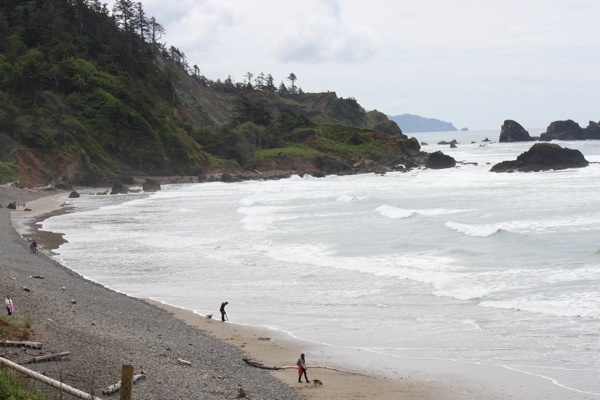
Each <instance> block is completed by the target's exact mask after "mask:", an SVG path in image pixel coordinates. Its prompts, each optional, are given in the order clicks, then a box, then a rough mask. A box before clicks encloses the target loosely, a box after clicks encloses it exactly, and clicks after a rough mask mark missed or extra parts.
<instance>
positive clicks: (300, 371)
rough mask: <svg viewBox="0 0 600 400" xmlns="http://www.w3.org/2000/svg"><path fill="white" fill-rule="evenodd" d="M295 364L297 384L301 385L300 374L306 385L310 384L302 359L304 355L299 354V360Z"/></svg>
mask: <svg viewBox="0 0 600 400" xmlns="http://www.w3.org/2000/svg"><path fill="white" fill-rule="evenodd" d="M296 364H297V365H298V382H299V383H302V374H304V379H306V383H310V381H309V380H308V376H306V360H305V359H304V353H302V354H300V358H299V359H298V362H297V363H296Z"/></svg>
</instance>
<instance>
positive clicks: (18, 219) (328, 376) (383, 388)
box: [0, 188, 596, 400]
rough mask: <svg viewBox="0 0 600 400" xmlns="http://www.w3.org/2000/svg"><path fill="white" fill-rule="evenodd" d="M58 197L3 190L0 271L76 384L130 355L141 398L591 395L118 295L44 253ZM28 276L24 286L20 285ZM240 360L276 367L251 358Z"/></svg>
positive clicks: (61, 371)
mask: <svg viewBox="0 0 600 400" xmlns="http://www.w3.org/2000/svg"><path fill="white" fill-rule="evenodd" d="M66 195H67V193H60V192H54V193H51V194H49V193H47V192H35V191H33V192H29V191H22V190H21V191H19V190H13V189H8V188H0V204H1V205H3V206H4V207H6V205H7V204H8V202H10V201H13V200H17V202H19V203H20V204H23V203H26V205H27V208H29V209H31V211H24V207H21V208H20V209H19V210H17V211H12V212H9V211H8V210H7V209H6V208H3V209H0V224H2V225H3V226H4V228H3V229H2V230H1V231H2V234H1V235H2V236H3V237H2V241H1V242H0V243H1V244H0V257H1V258H0V260H1V261H0V278H1V282H2V290H3V292H6V293H12V294H13V296H12V297H13V298H14V299H15V303H16V306H17V310H18V312H17V314H19V315H23V316H26V317H27V318H31V319H32V320H33V324H32V326H33V331H34V336H35V339H36V340H38V341H42V342H44V343H45V347H44V352H52V350H54V351H66V350H70V351H72V352H73V356H71V357H69V358H68V359H66V360H63V361H57V362H51V363H44V364H36V365H34V367H33V368H34V369H36V370H40V371H43V372H44V373H45V374H47V375H48V376H53V375H54V377H55V379H58V378H59V377H60V376H62V377H63V379H64V381H65V383H67V384H69V385H72V386H74V387H77V388H80V389H82V390H85V389H86V388H89V387H94V388H95V390H97V391H99V390H101V388H103V387H106V386H108V385H110V384H112V383H115V382H116V381H118V379H119V378H118V377H119V373H120V366H121V365H122V364H123V363H130V364H132V365H134V366H135V368H136V369H137V370H140V369H143V370H144V371H146V372H147V374H148V378H147V379H146V380H144V381H143V382H142V383H140V384H139V385H136V387H135V389H134V393H138V394H137V395H136V398H147V399H187V398H203V399H212V398H215V399H229V398H236V396H237V394H236V393H237V392H236V390H237V389H238V388H243V389H244V391H245V392H246V393H247V394H248V398H254V399H259V398H260V399H296V398H307V399H315V400H321V399H323V400H325V399H333V400H336V399H340V400H341V399H375V400H380V399H381V400H383V399H405V400H411V399H412V400H417V399H421V400H425V399H436V400H446V399H456V400H467V399H496V400H504V399H534V398H535V399H556V400H558V399H584V398H585V399H595V398H596V397H594V396H591V395H585V394H580V393H574V392H571V391H567V390H564V389H562V388H560V387H557V386H556V385H553V384H552V383H551V382H548V381H546V380H544V379H541V378H539V377H533V376H527V375H525V374H522V373H517V372H514V371H510V370H507V369H504V368H499V367H491V366H483V365H482V366H477V365H471V364H466V363H451V362H448V361H436V360H401V361H400V362H399V363H398V364H397V365H396V364H395V365H394V368H393V373H392V374H390V376H382V374H380V373H377V372H376V369H375V368H373V366H374V365H376V364H378V363H385V362H388V360H385V359H379V358H378V357H377V356H376V355H373V354H361V353H360V352H359V351H358V350H357V352H356V354H355V355H353V354H351V353H350V357H355V358H356V359H359V360H364V362H363V363H362V365H363V367H362V368H360V369H358V368H356V366H355V365H356V364H357V363H352V364H350V363H347V362H346V361H345V360H346V359H347V357H348V356H349V355H348V354H349V352H348V350H347V349H346V350H344V357H346V358H344V357H342V356H340V355H341V352H340V350H339V349H335V348H332V347H327V346H324V345H321V344H316V343H309V342H305V341H302V340H298V339H295V338H292V337H290V336H288V335H286V334H284V333H282V332H278V331H273V330H269V329H266V328H257V327H251V326H243V325H239V324H235V323H232V322H226V323H223V322H221V321H220V320H218V318H217V317H218V316H217V315H214V318H212V319H207V318H206V317H205V316H203V315H198V314H195V313H193V312H191V311H188V310H183V309H180V308H176V307H172V306H169V305H166V304H162V303H158V302H156V301H153V300H151V299H135V298H132V297H129V296H125V295H123V294H120V293H116V292H114V291H111V290H109V289H107V288H104V287H102V286H101V285H97V284H95V283H93V282H90V281H87V280H85V279H84V278H82V277H81V276H79V275H78V274H76V273H73V272H72V271H69V270H68V269H66V268H64V267H63V266H61V265H60V264H58V263H56V262H55V261H53V260H52V259H51V258H49V257H47V256H46V255H45V253H48V254H49V252H51V251H52V249H53V248H56V246H57V245H59V244H60V243H61V240H62V238H61V236H60V235H55V234H43V233H41V232H39V231H37V230H36V229H35V228H36V223H37V222H38V221H40V220H43V219H45V218H47V217H48V216H49V215H53V214H52V213H56V212H67V211H68V210H67V209H68V207H65V206H64V203H65V201H66ZM10 214H12V215H10ZM11 217H12V225H13V227H14V229H16V231H18V232H19V233H20V234H21V235H22V236H23V237H26V238H35V239H36V240H38V241H39V242H40V244H41V249H42V250H41V253H39V254H37V255H31V254H29V250H28V243H27V241H26V240H25V239H23V237H20V236H18V235H17V233H16V231H15V230H13V229H11V228H10V218H11ZM33 276H43V279H33V278H32V277H33ZM25 286H26V287H28V289H29V290H30V291H24V290H23V287H25ZM300 353H305V354H306V357H307V362H308V367H309V369H308V377H309V379H311V380H313V381H314V380H315V379H318V380H319V381H321V382H322V383H323V384H322V385H314V384H312V383H310V384H307V383H302V384H300V383H298V381H297V380H298V376H297V369H296V365H295V364H296V360H297V358H298V357H299V355H300ZM90 355H92V356H91V357H90ZM4 356H7V357H8V358H10V359H12V360H13V361H16V362H19V361H22V360H23V359H24V358H25V357H26V356H27V354H22V353H20V352H17V351H12V350H11V351H4ZM244 359H250V360H252V361H255V362H258V363H261V364H262V365H264V366H266V367H278V369H276V370H267V369H260V368H256V367H253V366H249V365H248V364H246V363H245V362H244ZM179 360H185V361H186V362H189V363H190V364H191V365H190V364H182V363H181V362H180V361H179ZM358 364H360V363H358ZM352 365H354V366H352ZM53 394H54V395H56V393H54V392H53ZM532 394H534V395H532Z"/></svg>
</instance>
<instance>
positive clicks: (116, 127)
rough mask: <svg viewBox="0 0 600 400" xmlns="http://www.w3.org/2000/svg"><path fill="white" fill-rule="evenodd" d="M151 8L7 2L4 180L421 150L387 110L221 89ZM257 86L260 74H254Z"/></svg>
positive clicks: (284, 91)
mask: <svg viewBox="0 0 600 400" xmlns="http://www.w3.org/2000/svg"><path fill="white" fill-rule="evenodd" d="M164 33H165V31H164V29H163V27H162V26H161V25H160V23H159V22H158V21H157V20H156V19H155V18H153V17H148V16H147V15H146V14H145V12H144V10H143V8H142V5H141V3H134V2H132V1H129V0H120V1H118V2H116V5H115V8H114V9H113V10H108V9H107V8H106V5H103V4H102V3H100V2H99V1H98V0H3V1H2V2H1V3H0V38H1V40H0V183H1V182H7V181H16V180H19V181H21V183H22V184H23V185H25V186H30V185H35V184H49V183H55V182H59V181H62V182H67V183H72V184H83V185H91V184H98V183H102V182H106V181H107V180H109V179H111V177H114V176H115V175H118V174H123V173H133V174H140V175H145V174H147V175H178V174H180V175H184V174H185V175H198V174H205V173H211V172H231V171H239V170H242V169H265V168H273V169H287V170H290V171H301V170H305V171H307V172H310V171H317V170H325V171H324V172H327V173H329V172H338V171H342V170H344V169H346V168H347V166H348V165H352V164H356V162H358V161H359V160H361V159H371V160H374V161H375V162H377V163H383V162H388V161H389V162H391V161H392V160H398V157H400V159H406V158H407V157H408V155H407V152H408V151H411V152H412V153H411V157H412V156H414V155H415V154H416V153H415V152H418V150H419V149H418V144H416V146H415V143H414V142H415V141H414V140H412V141H411V140H407V139H406V137H405V136H404V135H402V132H401V131H400V129H399V128H398V125H397V124H396V123H395V122H393V121H390V120H389V119H388V118H387V117H386V116H385V115H384V114H382V113H380V112H378V111H370V112H366V111H365V110H364V109H363V108H362V107H361V106H360V105H359V104H358V102H357V101H356V100H355V99H353V98H346V99H344V98H339V97H337V95H336V94H335V93H333V92H331V93H304V92H303V91H302V89H301V88H299V87H298V86H296V84H297V78H296V76H295V75H294V74H293V73H291V74H290V76H288V77H286V80H287V81H289V82H290V85H285V84H284V83H283V82H282V83H281V84H280V85H276V84H275V83H274V79H273V77H272V76H271V75H270V74H267V75H265V74H264V73H262V72H261V73H258V74H256V75H254V74H252V73H248V74H246V76H245V78H246V79H245V80H244V82H243V83H234V80H233V79H232V78H231V77H227V78H226V79H224V80H223V81H221V80H220V79H217V80H216V81H215V80H211V79H209V78H207V77H204V76H202V75H201V74H200V68H199V67H198V66H197V65H194V66H189V65H188V63H187V60H186V57H185V54H183V53H182V52H181V51H180V50H179V49H177V48H176V47H174V46H167V45H166V44H165V43H161V42H160V40H161V38H162V36H163V34H164ZM253 78H254V79H253Z"/></svg>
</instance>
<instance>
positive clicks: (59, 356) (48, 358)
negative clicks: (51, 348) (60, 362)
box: [21, 351, 71, 364]
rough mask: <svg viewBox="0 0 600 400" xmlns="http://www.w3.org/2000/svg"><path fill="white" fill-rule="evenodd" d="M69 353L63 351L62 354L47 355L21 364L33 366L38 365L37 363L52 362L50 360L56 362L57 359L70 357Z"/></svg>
mask: <svg viewBox="0 0 600 400" xmlns="http://www.w3.org/2000/svg"><path fill="white" fill-rule="evenodd" d="M70 355H71V353H70V352H69V351H65V352H62V353H55V354H48V355H45V356H35V357H32V358H30V359H29V360H27V361H24V362H22V363H21V364H33V363H39V362H45V361H52V360H56V359H57V358H62V357H66V356H70Z"/></svg>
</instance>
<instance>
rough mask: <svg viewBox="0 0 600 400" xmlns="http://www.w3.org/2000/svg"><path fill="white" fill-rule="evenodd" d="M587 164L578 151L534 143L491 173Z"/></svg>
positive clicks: (575, 166)
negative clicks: (514, 158)
mask: <svg viewBox="0 0 600 400" xmlns="http://www.w3.org/2000/svg"><path fill="white" fill-rule="evenodd" d="M588 164H589V162H588V161H587V160H586V159H585V158H584V157H583V154H581V152H580V151H579V150H573V149H568V148H563V147H560V146H559V145H557V144H554V143H536V144H534V145H533V146H531V148H530V149H529V150H528V151H526V152H525V153H521V155H519V156H518V157H517V159H516V160H514V161H503V162H501V163H499V164H496V165H494V166H493V167H492V169H491V171H492V172H515V171H520V172H537V171H546V170H559V169H567V168H582V167H587V166H588Z"/></svg>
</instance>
